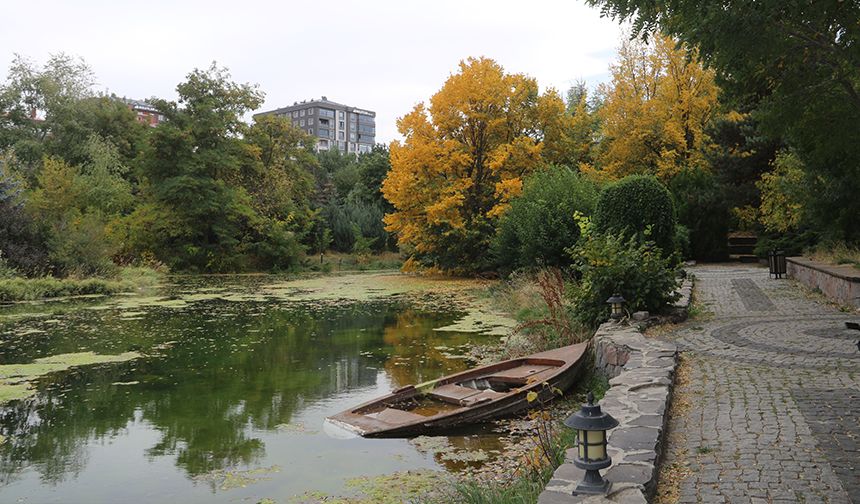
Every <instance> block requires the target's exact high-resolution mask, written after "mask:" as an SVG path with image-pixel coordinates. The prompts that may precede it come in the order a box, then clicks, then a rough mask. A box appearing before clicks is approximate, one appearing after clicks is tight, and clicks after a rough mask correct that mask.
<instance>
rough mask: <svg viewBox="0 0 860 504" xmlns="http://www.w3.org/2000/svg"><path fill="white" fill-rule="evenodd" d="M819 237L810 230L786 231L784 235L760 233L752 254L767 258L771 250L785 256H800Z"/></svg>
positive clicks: (816, 241)
mask: <svg viewBox="0 0 860 504" xmlns="http://www.w3.org/2000/svg"><path fill="white" fill-rule="evenodd" d="M819 239H820V235H819V234H818V233H816V232H814V231H811V230H808V229H806V230H800V231H787V232H785V233H762V234H760V235H759V236H758V240H757V241H756V245H755V250H754V251H753V253H754V254H755V255H757V256H759V257H767V254H768V252H770V251H772V250H782V251H783V252H785V255H786V256H795V255H801V254H802V253H803V252H804V250H806V249H808V248H811V247H813V246H814V245H815V244H816V243H818V240H819Z"/></svg>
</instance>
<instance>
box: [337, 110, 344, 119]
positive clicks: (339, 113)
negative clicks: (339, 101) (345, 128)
mask: <svg viewBox="0 0 860 504" xmlns="http://www.w3.org/2000/svg"><path fill="white" fill-rule="evenodd" d="M337 118H338V119H343V110H339V111H338V112H337Z"/></svg>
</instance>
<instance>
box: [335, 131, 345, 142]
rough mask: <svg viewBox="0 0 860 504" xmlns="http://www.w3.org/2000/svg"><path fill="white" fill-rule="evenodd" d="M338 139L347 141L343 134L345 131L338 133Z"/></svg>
mask: <svg viewBox="0 0 860 504" xmlns="http://www.w3.org/2000/svg"><path fill="white" fill-rule="evenodd" d="M337 139H338V140H346V135H344V134H343V131H338V132H337Z"/></svg>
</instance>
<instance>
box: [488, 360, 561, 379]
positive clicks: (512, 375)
mask: <svg viewBox="0 0 860 504" xmlns="http://www.w3.org/2000/svg"><path fill="white" fill-rule="evenodd" d="M549 369H555V367H554V366H546V365H543V364H524V365H522V366H517V367H513V368H510V369H505V370H502V371H496V372H494V373H493V375H492V377H493V378H497V379H499V380H502V381H503V380H505V379H510V380H511V381H518V380H522V379H523V378H528V377H530V376H531V375H533V374H536V373H540V372H541V371H547V370H549Z"/></svg>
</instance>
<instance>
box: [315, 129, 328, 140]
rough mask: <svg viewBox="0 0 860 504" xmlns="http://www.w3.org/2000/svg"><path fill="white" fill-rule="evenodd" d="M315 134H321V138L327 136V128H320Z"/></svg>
mask: <svg viewBox="0 0 860 504" xmlns="http://www.w3.org/2000/svg"><path fill="white" fill-rule="evenodd" d="M317 135H319V136H321V137H322V138H328V129H325V128H320V130H319V131H318V132H317Z"/></svg>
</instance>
